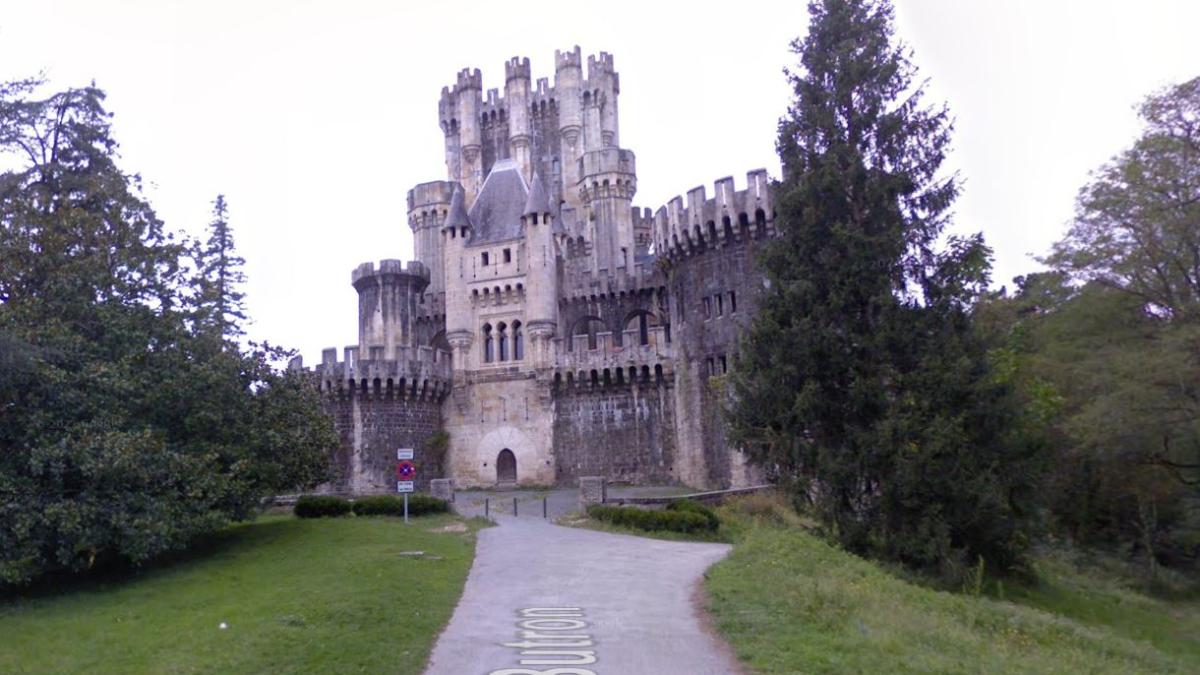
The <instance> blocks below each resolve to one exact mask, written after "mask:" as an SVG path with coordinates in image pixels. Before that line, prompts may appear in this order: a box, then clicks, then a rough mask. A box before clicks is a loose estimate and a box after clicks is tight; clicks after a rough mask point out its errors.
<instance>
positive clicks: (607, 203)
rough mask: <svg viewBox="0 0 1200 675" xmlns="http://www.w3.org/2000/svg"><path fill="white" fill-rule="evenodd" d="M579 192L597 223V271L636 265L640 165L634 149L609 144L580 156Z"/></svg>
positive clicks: (594, 236) (595, 257) (593, 247)
mask: <svg viewBox="0 0 1200 675" xmlns="http://www.w3.org/2000/svg"><path fill="white" fill-rule="evenodd" d="M578 166H579V168H578V171H579V176H580V180H579V194H580V196H581V198H582V200H583V202H584V208H586V209H587V210H588V213H589V218H588V220H589V221H590V222H592V223H593V224H594V227H595V230H594V232H593V233H592V251H593V256H592V259H593V261H594V262H593V264H594V265H595V267H594V269H595V270H596V271H597V272H600V271H602V270H608V271H615V270H617V269H621V268H624V269H626V270H630V269H632V267H633V263H634V256H635V255H636V253H637V246H636V243H635V240H634V232H633V196H634V194H636V193H637V168H636V164H635V160H634V156H633V153H632V152H630V151H629V150H621V149H619V148H605V149H603V150H595V151H592V152H587V153H584V155H583V157H581V158H580V159H579V164H578Z"/></svg>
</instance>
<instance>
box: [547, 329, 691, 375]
mask: <svg viewBox="0 0 1200 675" xmlns="http://www.w3.org/2000/svg"><path fill="white" fill-rule="evenodd" d="M615 337H616V336H614V335H613V333H612V332H611V331H603V332H598V333H596V334H595V336H594V337H592V336H588V335H575V336H571V337H565V338H554V339H553V340H552V343H553V346H554V363H553V372H554V375H555V384H557V385H560V386H562V385H567V386H584V387H586V386H608V385H613V384H633V383H636V382H651V381H661V380H664V379H670V378H671V377H673V374H674V372H675V371H674V363H675V359H676V351H675V347H674V345H673V344H672V343H671V342H670V341H669V340H668V339H667V337H668V333H667V329H666V328H665V327H664V326H652V327H650V328H649V329H648V330H647V333H646V336H645V338H646V339H645V340H644V341H643V340H641V339H640V336H639V334H638V331H637V330H627V331H625V332H624V333H623V334H622V335H621V341H620V344H618V343H617V340H616V339H615Z"/></svg>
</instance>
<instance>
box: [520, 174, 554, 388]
mask: <svg viewBox="0 0 1200 675" xmlns="http://www.w3.org/2000/svg"><path fill="white" fill-rule="evenodd" d="M531 183H532V184H531V185H530V187H529V197H528V199H526V200H525V209H524V213H523V215H522V216H521V227H522V229H523V230H524V234H525V241H526V246H527V250H528V258H527V260H528V267H527V270H528V271H527V278H528V280H529V284H528V286H529V288H528V290H527V291H526V302H525V316H526V317H528V321H527V322H526V326H527V329H528V332H529V338H530V340H531V346H532V349H531V350H530V352H531V353H532V355H533V359H534V363H535V364H536V365H539V366H541V365H550V363H551V360H552V359H553V349H552V346H551V342H550V341H551V339H552V338H553V337H554V332H555V328H556V327H557V326H558V286H557V281H558V255H557V253H556V251H555V242H554V232H553V225H554V216H553V214H552V213H551V210H550V202H549V199H547V197H546V188H545V186H544V185H543V183H542V178H541V176H539V175H538V174H536V173H535V174H534V175H533V179H532V181H531Z"/></svg>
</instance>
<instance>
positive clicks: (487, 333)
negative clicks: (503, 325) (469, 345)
mask: <svg viewBox="0 0 1200 675" xmlns="http://www.w3.org/2000/svg"><path fill="white" fill-rule="evenodd" d="M494 358H495V345H494V344H493V343H492V324H490V323H485V324H483V362H484V363H491V362H492V361H493V360H494Z"/></svg>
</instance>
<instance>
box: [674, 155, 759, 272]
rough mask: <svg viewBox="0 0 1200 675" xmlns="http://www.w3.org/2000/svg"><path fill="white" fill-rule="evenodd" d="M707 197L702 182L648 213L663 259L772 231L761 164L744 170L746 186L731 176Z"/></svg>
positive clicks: (719, 182)
mask: <svg viewBox="0 0 1200 675" xmlns="http://www.w3.org/2000/svg"><path fill="white" fill-rule="evenodd" d="M713 187H714V192H715V195H714V196H713V197H712V198H711V199H710V198H708V196H707V192H706V191H705V188H704V186H703V185H701V186H698V187H695V188H692V189H691V190H689V191H688V193H687V204H686V206H685V205H684V200H683V197H678V196H677V197H674V198H672V199H671V200H670V201H669V202H667V204H666V206H663V207H661V208H659V209H658V211H656V212H655V214H654V221H655V222H654V227H653V230H652V231H653V238H654V246H655V250H656V251H657V252H658V254H659V255H660V256H664V257H666V258H667V259H672V258H674V257H679V256H686V255H691V254H693V253H696V252H699V251H702V250H705V249H707V248H711V247H715V246H722V245H728V244H732V243H735V242H738V241H743V240H744V239H746V238H749V237H759V236H766V235H768V234H770V233H771V232H773V231H774V223H775V210H774V202H773V201H772V198H771V190H770V178H769V176H768V175H767V171H766V169H757V170H755V171H751V172H749V173H747V174H746V189H744V190H737V189H736V188H735V187H734V182H733V178H732V177H726V178H721V179H719V180H717V181H716V182H715V183H714V186H713Z"/></svg>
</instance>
